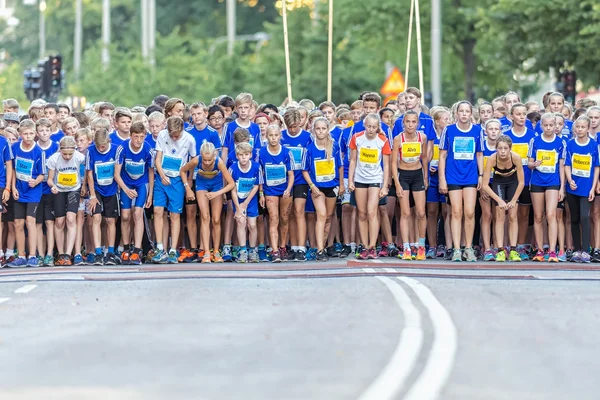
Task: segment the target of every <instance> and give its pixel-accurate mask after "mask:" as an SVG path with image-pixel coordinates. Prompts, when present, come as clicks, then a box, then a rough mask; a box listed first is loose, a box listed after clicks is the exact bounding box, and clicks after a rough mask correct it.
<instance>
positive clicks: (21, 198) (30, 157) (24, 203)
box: [8, 120, 44, 268]
mask: <svg viewBox="0 0 600 400" xmlns="http://www.w3.org/2000/svg"><path fill="white" fill-rule="evenodd" d="M19 134H20V136H21V141H20V142H17V143H15V144H13V146H12V150H13V154H14V157H15V158H14V161H13V166H14V169H15V174H14V177H13V180H12V184H13V188H12V191H13V198H14V199H15V200H16V202H15V232H16V237H17V248H18V249H19V257H18V258H17V259H15V261H13V262H12V263H10V264H8V266H9V267H11V268H18V267H25V266H28V267H37V265H38V260H37V257H36V255H35V250H36V246H37V229H36V220H35V216H36V213H37V208H38V206H39V203H40V200H41V199H42V185H40V183H42V181H43V180H44V169H43V160H42V157H43V154H42V149H40V147H39V146H38V145H37V144H36V143H35V135H36V133H35V123H34V122H33V121H31V120H25V121H23V122H22V123H21V124H20V125H19ZM26 221H27V222H26ZM26 223H27V231H28V235H27V238H28V243H29V261H28V260H27V259H26V256H25V224H26Z"/></svg>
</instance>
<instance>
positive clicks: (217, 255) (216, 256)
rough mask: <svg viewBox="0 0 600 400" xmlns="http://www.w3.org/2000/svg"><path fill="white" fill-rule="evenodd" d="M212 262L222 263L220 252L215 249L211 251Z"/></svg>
mask: <svg viewBox="0 0 600 400" xmlns="http://www.w3.org/2000/svg"><path fill="white" fill-rule="evenodd" d="M213 262H216V263H222V262H223V257H221V253H220V252H218V251H215V252H214V253H213Z"/></svg>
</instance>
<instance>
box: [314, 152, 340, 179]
mask: <svg viewBox="0 0 600 400" xmlns="http://www.w3.org/2000/svg"><path fill="white" fill-rule="evenodd" d="M315 178H316V180H317V182H329V181H332V180H333V179H334V178H335V163H334V160H333V158H331V159H329V160H315Z"/></svg>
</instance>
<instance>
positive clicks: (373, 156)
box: [358, 147, 379, 168]
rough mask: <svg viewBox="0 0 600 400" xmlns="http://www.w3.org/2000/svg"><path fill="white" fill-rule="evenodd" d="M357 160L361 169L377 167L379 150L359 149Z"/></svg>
mask: <svg viewBox="0 0 600 400" xmlns="http://www.w3.org/2000/svg"><path fill="white" fill-rule="evenodd" d="M358 160H359V162H360V164H361V166H362V167H363V168H378V167H379V149H367V148H365V147H361V149H360V152H359V155H358Z"/></svg>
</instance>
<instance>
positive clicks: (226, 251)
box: [223, 244, 232, 262]
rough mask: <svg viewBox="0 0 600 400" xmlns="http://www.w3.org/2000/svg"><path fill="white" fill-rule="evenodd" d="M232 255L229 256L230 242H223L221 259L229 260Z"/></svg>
mask: <svg viewBox="0 0 600 400" xmlns="http://www.w3.org/2000/svg"><path fill="white" fill-rule="evenodd" d="M231 260H232V257H231V245H230V244H224V245H223V261H225V262H231Z"/></svg>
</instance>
